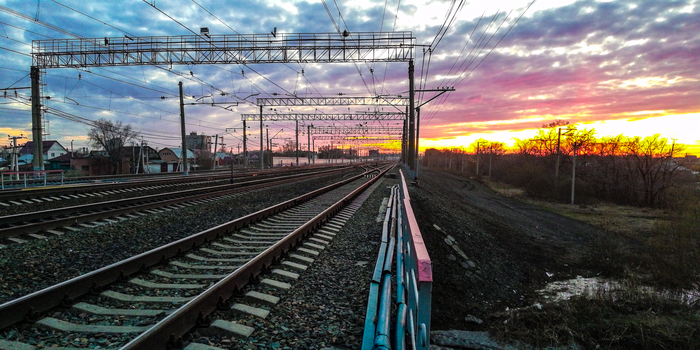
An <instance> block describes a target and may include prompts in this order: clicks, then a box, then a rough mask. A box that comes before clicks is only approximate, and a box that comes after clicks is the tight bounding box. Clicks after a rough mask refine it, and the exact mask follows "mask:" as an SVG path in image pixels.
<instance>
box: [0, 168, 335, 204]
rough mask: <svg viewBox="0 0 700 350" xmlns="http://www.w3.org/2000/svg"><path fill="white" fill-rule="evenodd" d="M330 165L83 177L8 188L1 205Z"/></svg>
mask: <svg viewBox="0 0 700 350" xmlns="http://www.w3.org/2000/svg"><path fill="white" fill-rule="evenodd" d="M324 167H326V168H327V166H325V165H324V166H320V165H319V166H315V167H314V166H308V167H295V168H281V169H267V170H265V171H262V172H261V171H260V170H259V169H256V170H252V169H248V170H246V171H239V170H236V172H235V173H233V175H231V173H230V171H228V170H224V171H211V172H203V173H194V174H192V175H189V176H183V175H181V174H178V175H173V174H169V175H159V176H154V175H148V174H147V175H143V174H139V175H119V176H116V175H115V176H100V177H86V178H82V180H81V181H80V182H75V183H65V184H64V185H60V186H48V187H34V188H25V189H6V190H4V191H0V206H9V204H11V202H12V201H14V202H17V203H12V204H15V205H22V203H25V204H28V203H29V201H32V200H34V199H36V198H41V197H54V198H59V199H60V196H75V195H81V194H87V193H95V192H106V191H118V190H123V189H131V188H134V187H138V186H140V187H149V186H160V185H163V184H164V183H165V184H169V185H177V184H191V183H197V182H204V181H230V180H232V179H233V180H238V179H241V178H246V177H251V176H262V177H266V176H276V175H279V174H284V173H289V172H293V173H302V172H309V171H315V170H318V169H319V168H324Z"/></svg>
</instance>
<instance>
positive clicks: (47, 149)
mask: <svg viewBox="0 0 700 350" xmlns="http://www.w3.org/2000/svg"><path fill="white" fill-rule="evenodd" d="M42 145H43V148H44V149H43V150H44V152H43V153H44V160H49V159H53V158H56V157H60V156H62V155H64V154H67V153H68V150H66V149H65V148H64V147H63V146H61V144H60V143H58V141H55V140H54V141H43V142H42ZM28 154H31V155H34V141H27V143H25V144H24V146H23V147H22V148H21V149H20V150H19V155H20V157H21V156H24V155H28Z"/></svg>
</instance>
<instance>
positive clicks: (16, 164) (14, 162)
mask: <svg viewBox="0 0 700 350" xmlns="http://www.w3.org/2000/svg"><path fill="white" fill-rule="evenodd" d="M8 138H9V139H10V140H12V160H11V163H10V169H12V171H14V172H19V157H18V154H17V153H18V151H17V139H26V137H24V134H20V135H19V136H10V135H8ZM35 147H36V146H35ZM15 178H16V179H17V180H19V174H15Z"/></svg>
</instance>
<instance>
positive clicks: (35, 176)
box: [0, 170, 66, 190]
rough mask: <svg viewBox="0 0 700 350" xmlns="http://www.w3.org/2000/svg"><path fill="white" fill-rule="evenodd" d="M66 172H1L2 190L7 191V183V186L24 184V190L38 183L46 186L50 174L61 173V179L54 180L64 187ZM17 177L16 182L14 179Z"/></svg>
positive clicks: (0, 183) (0, 187) (0, 185)
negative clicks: (6, 177)
mask: <svg viewBox="0 0 700 350" xmlns="http://www.w3.org/2000/svg"><path fill="white" fill-rule="evenodd" d="M65 172H66V171H65V170H36V171H5V172H0V189H3V190H4V189H5V182H6V181H7V185H8V186H10V185H16V184H17V182H19V183H20V184H22V183H23V184H24V185H23V186H24V188H27V187H28V186H29V185H30V184H36V183H43V185H44V186H46V184H47V179H48V178H49V176H48V175H49V174H56V173H59V175H60V178H59V177H54V178H53V179H52V180H53V181H60V184H61V185H63V179H64V178H63V175H64V174H65ZM27 174H29V178H27ZM5 176H8V179H7V180H5ZM13 177H15V180H13V179H12V178H13Z"/></svg>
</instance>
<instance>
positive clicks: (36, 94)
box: [29, 66, 44, 170]
mask: <svg viewBox="0 0 700 350" xmlns="http://www.w3.org/2000/svg"><path fill="white" fill-rule="evenodd" d="M29 76H30V78H31V87H32V141H34V158H33V159H32V167H33V168H34V170H44V140H43V138H44V130H43V126H42V120H41V89H40V86H41V70H40V69H39V67H36V66H32V67H31V68H30V71H29Z"/></svg>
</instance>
